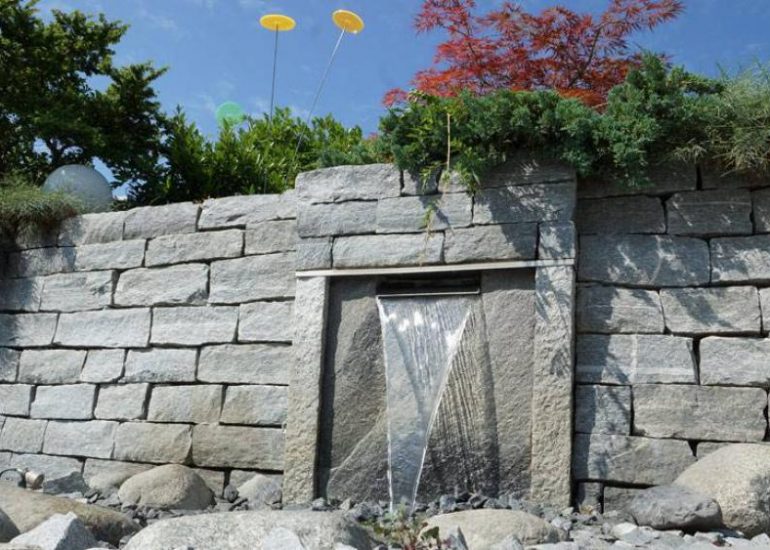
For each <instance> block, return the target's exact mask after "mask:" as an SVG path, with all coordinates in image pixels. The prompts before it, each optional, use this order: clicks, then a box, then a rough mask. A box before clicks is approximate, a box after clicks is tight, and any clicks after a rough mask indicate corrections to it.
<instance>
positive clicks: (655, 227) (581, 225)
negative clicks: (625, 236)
mask: <svg viewBox="0 0 770 550" xmlns="http://www.w3.org/2000/svg"><path fill="white" fill-rule="evenodd" d="M575 223H576V224H577V228H578V232H579V233H580V234H581V235H608V234H612V233H665V232H666V218H665V215H664V214H663V203H662V202H661V200H660V199H659V198H658V197H647V196H644V195H637V196H633V197H615V198H610V199H582V200H579V201H578V203H577V210H576V211H575Z"/></svg>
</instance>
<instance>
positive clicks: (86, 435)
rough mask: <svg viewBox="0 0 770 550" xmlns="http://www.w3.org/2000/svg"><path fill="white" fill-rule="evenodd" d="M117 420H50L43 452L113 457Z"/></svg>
mask: <svg viewBox="0 0 770 550" xmlns="http://www.w3.org/2000/svg"><path fill="white" fill-rule="evenodd" d="M117 427H118V423H117V422H108V421H106V420H91V421H89V422H56V421H50V422H48V428H47V429H46V431H45V442H44V444H43V452H44V453H46V454H51V455H67V456H83V457H91V458H111V457H112V447H113V442H114V440H115V433H116V429H117Z"/></svg>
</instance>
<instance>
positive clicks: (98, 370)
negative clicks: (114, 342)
mask: <svg viewBox="0 0 770 550" xmlns="http://www.w3.org/2000/svg"><path fill="white" fill-rule="evenodd" d="M125 358H126V352H125V351H124V350H122V349H94V350H90V351H89V352H88V357H87V358H86V364H85V365H84V366H83V370H82V371H81V372H80V381H81V382H92V383H96V384H99V383H109V382H115V381H117V380H118V379H119V378H120V377H121V376H123V362H124V361H125Z"/></svg>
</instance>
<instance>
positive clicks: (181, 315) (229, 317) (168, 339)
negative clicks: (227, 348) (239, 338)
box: [152, 306, 238, 346]
mask: <svg viewBox="0 0 770 550" xmlns="http://www.w3.org/2000/svg"><path fill="white" fill-rule="evenodd" d="M237 324H238V308H237V307H227V306H219V307H168V308H156V309H154V310H153V323H152V343H153V344H172V345H182V346H199V345H202V344H215V343H224V342H232V341H234V340H235V329H236V326H237Z"/></svg>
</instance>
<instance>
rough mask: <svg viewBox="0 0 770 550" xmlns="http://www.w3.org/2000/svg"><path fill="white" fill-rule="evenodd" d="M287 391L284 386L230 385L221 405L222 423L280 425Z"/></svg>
mask: <svg viewBox="0 0 770 550" xmlns="http://www.w3.org/2000/svg"><path fill="white" fill-rule="evenodd" d="M288 409H289V393H288V388H287V387H285V386H230V387H228V388H227V393H226V394H225V403H224V406H223V407H222V419H221V422H222V423H223V424H248V425H253V426H281V425H282V424H284V423H285V422H286V413H287V411H288Z"/></svg>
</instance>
